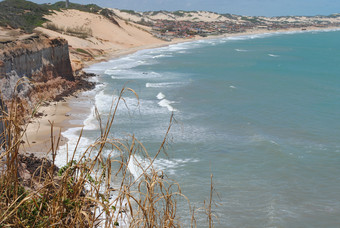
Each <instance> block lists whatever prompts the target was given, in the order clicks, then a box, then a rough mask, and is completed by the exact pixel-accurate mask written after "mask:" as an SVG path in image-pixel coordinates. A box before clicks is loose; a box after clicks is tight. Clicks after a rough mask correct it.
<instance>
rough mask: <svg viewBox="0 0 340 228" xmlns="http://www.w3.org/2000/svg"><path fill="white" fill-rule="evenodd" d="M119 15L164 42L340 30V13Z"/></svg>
mask: <svg viewBox="0 0 340 228" xmlns="http://www.w3.org/2000/svg"><path fill="white" fill-rule="evenodd" d="M113 11H114V13H115V14H116V16H118V17H120V18H122V19H124V20H127V21H132V22H135V23H138V24H141V25H145V26H148V27H150V28H151V31H150V32H151V33H152V34H153V35H154V36H156V37H158V38H161V39H163V40H167V41H171V40H172V39H174V38H191V37H193V36H197V35H199V36H202V37H206V36H212V35H223V34H231V33H240V32H247V31H252V30H258V29H262V30H263V29H264V30H268V31H275V30H285V29H295V30H296V29H301V30H305V29H306V28H307V27H315V28H327V27H340V14H333V15H329V16H315V17H303V16H301V17H297V16H286V17H271V18H270V17H250V16H239V15H232V14H217V13H212V12H205V11H194V12H187V11H176V12H167V11H157V12H143V13H140V12H135V11H132V10H117V9H113Z"/></svg>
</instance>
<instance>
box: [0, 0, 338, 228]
mask: <svg viewBox="0 0 340 228" xmlns="http://www.w3.org/2000/svg"><path fill="white" fill-rule="evenodd" d="M325 29H326V30H327V29H337V30H338V29H340V14H332V15H329V16H315V17H303V16H301V17H296V16H294V17H292V16H289V17H288V16H287V17H270V18H269V17H250V16H240V15H232V14H217V13H212V12H205V11H191V12H185V11H175V12H168V11H157V12H135V11H132V10H118V9H105V8H101V7H99V6H96V5H94V4H91V5H79V4H70V6H69V7H68V9H66V7H65V3H64V2H59V3H55V4H42V5H39V4H35V3H32V2H28V1H25V0H16V1H12V0H4V1H2V2H0V88H1V94H0V95H1V97H0V98H1V99H0V101H1V106H7V107H8V108H4V109H3V113H2V115H1V116H0V117H1V119H0V122H2V123H9V122H10V123H11V124H2V125H1V127H0V136H2V138H0V141H2V142H4V143H3V145H2V146H3V148H5V149H4V150H2V151H0V160H1V165H0V177H1V178H0V189H2V190H1V194H0V195H2V196H4V197H2V201H0V209H1V210H0V211H1V213H0V224H5V225H7V226H8V225H10V226H11V225H12V224H15V226H16V227H17V226H21V225H24V226H29V227H36V226H41V227H46V226H59V225H60V227H70V226H72V225H74V224H77V225H78V224H81V225H79V226H80V227H94V226H98V225H102V224H104V223H105V227H115V226H119V224H123V226H124V225H126V226H130V224H133V225H131V227H141V225H140V224H141V223H144V222H145V221H146V222H145V223H144V224H149V223H150V224H151V225H148V227H149V226H151V227H179V225H178V224H180V219H182V218H179V219H178V216H177V217H176V200H178V199H179V198H176V197H182V196H183V195H182V192H181V189H180V187H179V185H178V184H177V183H173V182H169V180H170V178H168V177H167V175H163V171H162V170H161V171H159V170H157V169H154V168H153V167H152V166H153V163H154V161H155V160H156V157H157V156H158V154H160V153H161V152H162V151H163V149H164V147H165V144H166V143H167V142H166V140H167V136H168V133H169V129H170V127H169V128H168V130H167V132H166V134H165V137H164V141H163V142H162V143H161V146H160V149H159V150H158V152H156V155H155V157H149V154H148V152H147V151H146V149H145V147H144V146H143V145H142V144H141V143H139V141H138V140H136V139H135V138H134V136H132V137H131V138H132V139H131V143H130V141H129V140H130V139H128V140H126V141H124V142H121V141H120V140H119V139H118V140H117V139H112V140H111V139H109V135H110V129H111V125H110V124H111V123H112V122H113V119H114V114H113V115H112V116H111V113H110V114H109V115H108V116H109V118H108V119H109V120H111V122H110V121H107V123H108V124H107V125H106V127H102V126H101V129H100V130H101V131H100V133H98V134H100V135H99V136H98V138H97V139H95V140H94V141H95V142H93V144H91V145H90V146H89V149H85V150H86V152H84V154H83V155H84V156H83V155H81V156H83V157H82V158H84V159H78V160H77V157H72V158H70V157H68V155H69V154H68V153H67V155H66V156H67V159H65V160H62V161H61V162H60V161H58V162H59V163H57V162H56V161H57V160H56V151H57V148H56V147H58V146H64V145H66V148H67V149H68V146H67V145H68V144H67V143H68V139H67V138H64V137H62V134H61V133H62V132H64V133H65V131H67V130H70V129H71V130H72V129H74V128H77V129H81V128H82V127H84V125H85V123H84V120H85V116H87V117H88V116H89V115H90V114H91V112H92V111H93V109H94V107H93V103H94V102H93V99H94V96H93V94H94V93H95V92H96V75H94V74H88V73H86V72H84V71H86V67H88V66H90V65H92V64H94V63H98V62H103V61H109V60H111V59H114V58H120V57H123V56H125V55H129V54H132V53H135V52H138V51H140V50H145V49H154V48H158V47H166V46H169V45H172V44H177V43H183V42H195V41H197V40H202V39H229V37H232V36H248V37H252V36H253V35H254V36H255V37H256V35H257V34H269V33H291V32H292V33H296V32H303V33H304V32H309V31H316V30H325ZM235 50H240V52H241V49H235ZM243 51H245V50H243ZM204 54H206V53H204ZM268 55H269V56H271V57H276V56H275V55H273V54H268ZM271 57H270V58H271ZM132 61H135V60H132ZM137 61H138V60H137ZM141 74H143V75H144V74H148V73H146V72H143V73H142V71H141V72H139V73H138V75H141ZM111 76H112V77H111V78H114V76H113V75H111ZM124 79H125V78H124ZM147 84H152V83H146V84H145V87H148V86H147ZM153 84H155V83H153ZM98 86H100V85H98ZM213 88H214V89H215V88H216V86H213ZM228 88H229V89H231V90H233V89H236V87H235V86H233V85H230V86H229V87H228ZM117 89H121V88H117ZM85 91H88V92H85ZM129 91H130V92H132V93H134V91H133V90H129ZM192 91H195V90H192ZM198 92H200V90H198ZM121 94H123V92H121ZM164 96H165V95H164V94H162V93H159V94H158V95H157V98H158V97H164ZM12 98H14V99H12ZM117 99H118V100H119V99H120V97H119V98H117ZM154 99H155V98H154ZM105 100H109V98H107V97H106V98H105ZM158 100H160V99H159V98H158ZM163 101H164V100H163ZM3 102H4V104H3ZM11 102H12V103H11ZM109 102H110V101H108V103H109ZM157 102H158V101H157ZM168 102H170V101H168ZM171 102H172V101H171ZM103 103H104V102H103ZM173 103H175V101H173ZM211 103H212V102H211ZM12 104H14V105H12ZM158 104H159V103H158ZM105 105H106V104H105ZM161 108H164V107H161ZM7 110H9V112H7ZM172 110H173V109H172ZM172 110H171V109H169V108H168V111H169V112H172ZM8 113H10V114H11V113H15V114H16V115H13V116H14V117H13V116H12V115H9V114H8ZM92 114H93V113H92ZM168 114H169V113H168V112H167V113H166V115H168ZM148 115H149V114H148ZM169 115H171V114H169ZM209 115H210V113H209V114H208V116H209ZM97 117H98V116H97ZM105 118H106V117H105ZM97 119H100V118H97ZM3 120H4V121H3ZM171 121H173V119H172V116H171V119H170V125H171V123H172V122H171ZM0 124H1V123H0ZM143 124H144V123H143ZM6 126H7V132H10V133H13V132H14V133H15V134H14V133H13V134H12V135H10V136H9V135H7V133H6V128H5V127H6ZM52 126H53V128H51V127H52ZM148 127H149V126H148ZM157 127H159V126H158V124H157ZM104 128H105V129H104ZM147 131H149V128H148V129H147ZM22 133H24V134H23V135H21V134H22ZM65 135H66V133H65ZM162 137H163V135H162ZM7 138H9V140H7V141H8V142H9V143H7V142H6V139H7ZM84 138H85V137H84ZM71 139H74V138H73V137H70V140H69V144H72V143H73V142H74V141H76V140H71ZM12 142H15V143H13V144H11V143H12ZM78 143H79V141H78ZM272 144H275V146H276V143H275V141H270V144H269V145H270V146H273V145H272ZM78 145H79V144H76V147H77V146H78ZM108 147H109V148H112V150H111V151H110V152H109V153H110V155H108V156H107V157H104V156H102V155H103V154H105V153H106V152H107V151H105V149H106V148H108ZM78 149H79V147H78ZM81 149H83V148H81ZM74 151H76V149H75V150H74ZM202 151H204V150H202ZM115 152H117V154H118V155H117V157H114V158H112V157H111V155H112V154H114V153H115ZM119 152H120V153H119ZM138 152H142V153H143V152H144V153H143V156H145V157H144V158H145V161H146V162H145V163H144V161H142V162H141V160H138V158H136V157H137V156H139V154H138ZM91 153H92V154H91ZM74 154H76V153H74ZM93 154H94V156H90V155H93ZM33 155H34V156H35V157H38V158H34V156H33ZM135 155H136V156H135ZM66 156H65V157H66ZM105 156H106V155H105ZM113 156H116V155H113ZM93 157H94V158H93ZM103 157H104V159H103ZM41 158H47V160H46V159H41ZM120 159H121V160H120ZM45 162H46V164H45ZM61 163H62V165H60V164H61ZM113 163H117V164H114V165H112V164H113ZM145 164H146V165H145ZM44 165H46V166H44ZM115 165H117V166H115ZM56 166H59V168H60V169H59V168H58V167H56ZM113 166H114V167H113ZM145 166H147V167H145ZM38 167H39V168H38ZM119 167H120V168H119ZM150 167H151V168H150ZM200 167H201V166H200ZM111 168H112V169H111ZM116 168H117V169H116ZM39 170H40V171H39ZM116 170H118V171H117V172H116ZM149 171H150V172H149ZM199 172H201V170H199ZM113 176H114V177H113ZM188 176H189V175H188ZM113 179H115V181H116V180H117V179H118V184H117V183H113V182H115V181H112V180H113ZM199 181H201V180H200V179H199ZM210 181H211V182H210ZM111 182H112V183H111ZM208 182H210V183H208V185H209V184H210V204H209V205H206V203H205V202H204V207H202V208H203V210H204V216H207V217H208V219H207V221H208V222H209V225H210V226H212V225H211V224H212V223H213V222H212V217H213V216H212V214H213V212H212V207H211V206H212V205H211V204H212V201H213V200H212V198H213V191H214V187H213V176H212V175H211V179H210V180H209V181H208ZM270 183H271V182H270ZM200 184H202V185H203V184H204V183H201V182H200ZM136 185H138V186H136ZM280 186H282V185H280ZM135 189H138V191H135ZM160 193H162V194H160ZM182 199H183V198H180V200H182ZM186 200H187V198H185V200H183V201H185V202H186ZM131 202H132V203H131ZM159 205H160V208H161V209H159V208H158V206H159ZM163 207H164V208H166V210H163ZM189 207H190V205H189ZM136 208H138V210H136ZM191 210H192V209H191V208H189V211H190V212H189V214H190V215H189V219H188V220H190V217H191V216H192V217H191V222H193V221H195V218H194V213H195V210H194V209H193V210H192V211H191ZM163 211H164V215H163ZM136 212H137V213H136ZM159 212H161V213H159ZM204 216H203V217H204ZM124 217H125V218H127V219H126V220H125V218H124ZM141 221H142V222H141ZM3 222H4V223H3ZM157 222H159V223H157ZM159 224H162V225H159ZM164 224H170V225H164ZM145 226H147V225H145Z"/></svg>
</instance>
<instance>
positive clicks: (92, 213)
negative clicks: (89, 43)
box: [0, 88, 213, 227]
mask: <svg viewBox="0 0 340 228" xmlns="http://www.w3.org/2000/svg"><path fill="white" fill-rule="evenodd" d="M126 92H131V93H133V94H134V95H135V96H136V97H137V98H138V96H137V94H136V93H135V91H134V90H132V89H130V88H123V89H122V90H121V91H120V94H119V97H118V98H117V99H116V100H115V101H114V102H113V103H112V107H111V112H110V115H109V118H108V119H107V120H106V122H105V123H103V120H102V119H101V117H100V115H99V114H98V112H97V111H96V113H97V114H98V116H97V119H98V121H99V125H100V127H101V135H100V137H98V139H97V140H96V141H95V142H94V143H93V144H91V145H90V146H89V147H88V148H87V149H86V150H85V151H79V141H80V139H81V137H82V132H81V133H80V136H79V139H78V143H77V145H76V147H75V149H74V151H73V152H72V155H71V157H70V159H69V161H68V163H67V164H65V166H64V167H61V168H60V169H58V168H57V167H56V166H55V159H56V156H57V154H58V146H59V142H60V134H59V135H56V136H55V135H53V132H54V131H53V123H50V124H51V149H50V151H48V153H49V155H50V157H51V158H52V161H51V162H48V161H47V160H42V161H41V165H40V167H39V168H38V169H37V170H36V171H35V172H34V173H33V174H32V175H31V177H30V186H28V187H27V186H26V187H24V186H23V184H22V181H21V180H20V179H22V174H21V173H22V169H21V168H20V167H22V164H21V163H20V160H19V150H20V146H21V143H20V142H21V139H22V137H23V135H24V132H25V130H23V129H22V125H21V124H20V122H19V121H18V118H17V117H18V112H19V111H20V103H18V102H17V99H13V100H12V102H11V107H10V109H9V110H10V112H6V111H5V110H2V114H3V118H2V121H3V123H4V127H5V132H4V135H5V136H6V137H5V138H6V140H5V142H4V143H3V145H2V146H3V148H4V150H3V152H2V153H1V154H0V160H1V165H0V167H2V169H1V174H0V227H72V226H74V227H116V226H120V227H122V226H123V227H180V226H181V223H180V221H179V220H178V215H177V201H178V199H185V200H187V198H186V197H185V196H184V195H183V194H182V193H181V188H180V186H179V184H178V183H176V182H175V181H173V180H171V179H169V178H167V177H166V175H165V174H164V173H163V172H162V171H159V170H156V169H155V168H154V166H153V162H154V161H155V159H156V158H157V156H159V154H160V153H161V152H162V151H163V149H164V147H165V145H166V142H167V141H166V139H167V135H168V133H169V131H170V128H171V125H172V121H173V116H171V118H170V125H169V128H168V129H167V131H166V133H165V137H164V140H163V141H162V143H161V145H160V148H159V150H158V151H157V152H156V154H155V155H154V156H150V155H149V153H148V152H147V150H146V148H145V147H144V146H143V145H142V143H141V142H139V141H138V140H137V139H136V138H135V137H134V136H131V138H130V140H128V141H126V140H120V139H114V138H110V137H109V136H110V130H111V128H112V126H113V123H114V121H115V116H116V113H117V108H118V106H119V105H120V103H124V98H123V95H124V94H125V93H126ZM113 104H115V105H113ZM107 150H110V153H109V155H107V156H104V155H103V154H104V152H105V151H107ZM77 156H78V159H76V157H77ZM138 157H143V161H145V162H141V161H140V160H138V159H137V158H138ZM131 164H134V165H135V166H136V168H138V169H139V170H140V171H141V172H140V174H139V175H138V176H136V177H133V176H132V175H131V172H130V170H129V165H131ZM211 190H212V191H213V185H212V184H211ZM212 196H213V195H212V194H211V195H210V201H209V206H208V207H206V208H207V210H206V212H207V215H208V220H209V227H212V226H213V215H212V210H211V204H212ZM188 205H189V207H190V203H189V201H188ZM190 213H191V212H190ZM194 213H195V210H192V221H191V223H192V225H191V227H196V222H195V221H196V220H195V215H194Z"/></svg>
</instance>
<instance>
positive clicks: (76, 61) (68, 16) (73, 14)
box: [37, 10, 166, 68]
mask: <svg viewBox="0 0 340 228" xmlns="http://www.w3.org/2000/svg"><path fill="white" fill-rule="evenodd" d="M46 19H48V20H50V23H53V24H55V25H56V26H57V27H59V28H63V29H64V30H66V29H67V28H77V27H82V28H86V29H87V30H89V31H92V35H91V36H89V37H88V38H86V39H81V38H77V37H75V36H70V35H66V34H62V33H59V32H56V31H52V30H49V29H46V28H37V30H38V31H40V32H43V33H44V34H47V35H49V36H51V37H62V38H64V39H66V40H67V41H68V43H69V45H70V46H71V47H72V48H73V50H76V49H79V48H80V49H84V50H86V51H88V52H90V53H92V54H93V55H97V54H102V53H105V54H112V53H115V52H117V53H119V52H121V51H122V50H124V51H126V50H127V49H130V48H132V49H136V48H139V47H144V46H150V45H162V44H164V43H166V42H165V41H162V40H159V39H157V38H155V37H153V36H152V35H151V34H150V33H148V32H147V30H146V28H145V27H143V26H140V25H136V24H134V23H127V22H125V21H123V20H121V19H118V18H117V19H116V20H117V22H118V24H119V26H118V25H116V24H114V23H113V22H111V21H110V20H109V19H107V18H105V17H104V16H101V15H98V14H93V13H87V12H82V11H78V10H63V11H61V12H58V11H56V12H55V13H54V14H51V15H48V16H46ZM83 60H84V58H82V54H81V53H78V54H77V52H75V51H72V50H71V61H72V62H73V67H74V68H80V67H81V66H82V64H81V62H80V61H83ZM85 60H86V59H85ZM87 60H88V59H87Z"/></svg>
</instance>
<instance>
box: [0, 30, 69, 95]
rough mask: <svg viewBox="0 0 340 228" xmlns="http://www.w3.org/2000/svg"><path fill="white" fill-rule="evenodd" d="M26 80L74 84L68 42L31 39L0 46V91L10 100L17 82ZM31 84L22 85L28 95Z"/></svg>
mask: <svg viewBox="0 0 340 228" xmlns="http://www.w3.org/2000/svg"><path fill="white" fill-rule="evenodd" d="M23 77H27V78H29V79H30V80H32V81H35V82H47V81H48V80H50V79H53V78H56V77H61V78H63V79H66V80H68V81H74V76H73V73H72V68H71V64H70V57H69V50H68V44H67V41H66V40H64V39H61V38H55V39H48V38H46V37H39V36H31V37H28V38H26V39H22V40H19V41H18V40H17V41H10V42H4V43H0V89H1V92H2V95H3V96H4V98H9V97H11V94H12V93H13V91H14V88H15V86H16V83H17V81H18V80H20V79H21V78H23ZM29 87H30V86H29V85H28V84H27V85H23V84H22V85H20V86H19V88H18V89H19V90H20V91H19V92H21V93H25V91H26V90H28V89H29Z"/></svg>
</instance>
